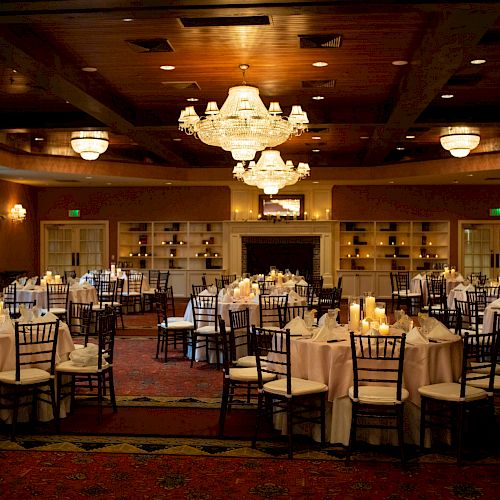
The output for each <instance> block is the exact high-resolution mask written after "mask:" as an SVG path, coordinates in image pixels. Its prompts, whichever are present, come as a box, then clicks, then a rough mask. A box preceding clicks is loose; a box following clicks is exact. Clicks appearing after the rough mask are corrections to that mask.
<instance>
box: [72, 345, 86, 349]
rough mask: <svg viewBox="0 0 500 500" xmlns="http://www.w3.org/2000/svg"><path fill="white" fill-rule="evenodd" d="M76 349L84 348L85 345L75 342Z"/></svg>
mask: <svg viewBox="0 0 500 500" xmlns="http://www.w3.org/2000/svg"><path fill="white" fill-rule="evenodd" d="M73 345H74V347H75V349H83V348H84V347H85V346H84V345H83V344H73Z"/></svg>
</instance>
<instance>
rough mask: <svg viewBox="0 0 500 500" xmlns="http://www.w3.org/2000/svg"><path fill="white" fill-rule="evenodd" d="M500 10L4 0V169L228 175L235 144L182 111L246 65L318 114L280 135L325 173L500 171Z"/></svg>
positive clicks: (44, 178) (0, 16) (488, 177)
mask: <svg viewBox="0 0 500 500" xmlns="http://www.w3.org/2000/svg"><path fill="white" fill-rule="evenodd" d="M499 14H500V3H498V2H467V3H458V2H457V3H454V2H453V3H441V2H432V1H428V2H425V1H422V2H417V3H410V2H405V1H385V2H377V1H374V2H361V1H356V0H352V1H338V2H323V1H307V0H306V1H294V0H290V1H286V2H285V1H277V2H259V1H255V0H247V1H246V2H241V3H239V4H235V3H226V2H223V1H217V0H212V1H210V0H204V1H203V0H199V1H196V0H179V1H177V2H158V1H156V0H143V1H141V2H136V1H125V0H53V1H49V0H48V1H33V2H28V1H26V2H22V1H9V0H3V1H2V3H1V4H0V147H1V148H2V149H3V150H4V151H3V155H0V160H1V161H2V168H0V178H4V179H11V180H16V181H17V182H26V183H33V184H35V183H37V182H38V183H39V184H43V183H45V184H47V183H48V184H52V185H63V184H64V183H65V180H66V181H67V182H68V183H70V182H71V181H73V182H75V181H78V182H79V183H80V184H82V185H83V184H85V183H92V182H95V179H97V178H100V179H101V182H103V183H104V184H106V183H108V182H111V181H110V179H113V182H115V183H122V184H123V183H125V184H126V183H129V182H130V183H132V184H134V183H136V184H137V185H139V184H150V183H152V184H154V183H162V182H163V183H164V182H170V181H173V182H185V183H200V182H207V181H211V182H219V181H220V182H224V181H228V180H230V179H231V171H232V167H233V165H234V163H235V162H234V160H233V159H232V158H231V155H230V153H227V152H224V151H222V150H220V149H218V148H215V147H211V146H207V145H205V144H203V143H202V142H201V141H199V140H197V139H195V138H194V137H192V136H187V135H185V134H184V133H183V132H181V131H179V130H178V122H177V119H178V116H179V113H180V111H181V110H182V109H183V108H184V107H185V106H186V105H189V104H192V105H194V106H195V108H196V110H197V112H198V114H200V115H201V114H203V113H204V110H205V107H206V104H207V102H208V101H212V100H217V101H218V103H219V107H220V105H222V103H223V102H224V100H225V97H226V95H227V90H228V88H229V87H231V86H234V85H237V84H240V83H241V81H242V74H241V71H240V70H239V68H238V66H239V65H240V64H242V63H246V64H249V65H250V68H249V69H248V70H247V72H246V75H245V80H246V82H247V83H248V84H250V85H254V86H257V87H258V88H259V89H260V93H261V97H262V100H263V102H264V103H265V104H266V105H267V104H269V102H270V101H275V100H278V101H279V102H280V104H281V107H282V109H283V111H284V114H285V115H287V114H289V112H290V110H291V106H292V105H293V104H300V105H301V106H302V108H303V109H305V110H306V111H307V112H308V115H309V120H310V125H309V131H308V132H307V133H304V134H303V135H302V136H300V137H293V138H292V139H290V140H289V141H287V142H286V143H284V144H283V145H282V146H280V147H279V149H280V151H281V153H282V157H283V158H284V159H291V160H293V161H294V162H298V161H307V162H309V164H310V166H311V177H312V178H313V179H328V180H329V181H333V182H344V183H346V182H360V181H363V182H388V180H390V179H392V182H408V183H429V182H432V183H448V182H453V181H457V180H458V182H465V183H478V182H479V183H485V182H488V183H489V182H498V179H497V178H500V172H498V171H497V172H496V173H495V171H496V170H497V168H498V167H497V165H500V161H499V160H500V117H499V116H500V115H499V111H500V18H499ZM318 61H321V62H325V63H327V65H324V66H322V67H316V66H314V65H313V63H315V62H318ZM471 61H475V62H476V63H477V62H479V61H484V62H483V63H482V64H473V63H471ZM404 62H406V64H404ZM161 66H174V67H175V68H174V69H171V70H163V69H161ZM84 68H86V69H87V70H88V68H95V71H92V72H89V71H85V70H84ZM443 96H452V97H448V98H444V97H443ZM320 97H321V99H319V98H320ZM315 98H316V99H315ZM190 99H192V100H194V99H196V101H189V100H190ZM449 127H467V128H468V129H470V130H471V131H474V132H476V133H479V134H480V136H481V142H480V145H479V146H478V147H477V148H476V149H475V150H473V151H472V152H471V154H470V155H469V157H467V158H465V159H459V160H457V159H453V158H451V157H450V154H449V153H448V152H447V151H445V150H444V149H443V148H442V147H441V146H440V144H439V137H440V136H441V135H443V134H444V133H447V131H448V130H449ZM83 129H99V130H107V131H108V132H109V134H110V146H109V149H108V151H107V152H106V153H104V154H103V155H102V156H101V158H100V159H99V160H98V161H95V162H85V161H84V160H80V159H79V158H78V157H77V156H76V155H75V153H74V152H73V151H72V150H71V147H70V144H69V138H70V135H71V132H72V131H74V130H83ZM35 167H36V168H35ZM138 167H140V168H138ZM382 173H384V174H383V175H382ZM471 174H472V175H471ZM401 175H403V177H404V179H403V178H402V177H401ZM88 177H93V178H94V181H92V179H86V178H88ZM20 178H21V179H20ZM134 179H135V180H134ZM492 179H493V180H492ZM495 179H496V180H495Z"/></svg>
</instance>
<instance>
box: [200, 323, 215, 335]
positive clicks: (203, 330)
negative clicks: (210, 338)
mask: <svg viewBox="0 0 500 500" xmlns="http://www.w3.org/2000/svg"><path fill="white" fill-rule="evenodd" d="M196 333H197V334H199V335H215V334H216V333H219V332H217V331H215V326H214V325H207V326H200V328H198V329H197V330H196Z"/></svg>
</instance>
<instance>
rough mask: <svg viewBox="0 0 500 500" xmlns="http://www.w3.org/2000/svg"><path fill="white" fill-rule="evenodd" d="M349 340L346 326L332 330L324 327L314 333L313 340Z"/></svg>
mask: <svg viewBox="0 0 500 500" xmlns="http://www.w3.org/2000/svg"><path fill="white" fill-rule="evenodd" d="M347 338H348V335H347V328H346V327H345V326H337V327H336V328H332V329H330V328H328V327H327V326H326V325H323V326H322V327H320V328H318V330H317V331H316V332H315V333H314V335H313V337H312V340H313V342H328V341H329V340H347Z"/></svg>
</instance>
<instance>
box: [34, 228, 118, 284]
mask: <svg viewBox="0 0 500 500" xmlns="http://www.w3.org/2000/svg"><path fill="white" fill-rule="evenodd" d="M41 225H42V227H41V231H40V235H41V245H40V248H41V249H42V256H41V257H42V258H41V261H40V267H41V269H40V272H41V273H44V272H45V271H46V270H48V269H49V270H51V271H52V272H53V273H54V274H61V275H63V274H64V271H75V272H76V274H77V276H82V275H83V274H85V273H86V272H87V271H88V270H92V269H103V268H107V267H108V239H109V236H108V234H109V231H108V223H107V222H95V223H88V222H85V223H84V222H72V223H67V222H42V223H41Z"/></svg>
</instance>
